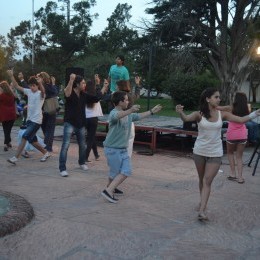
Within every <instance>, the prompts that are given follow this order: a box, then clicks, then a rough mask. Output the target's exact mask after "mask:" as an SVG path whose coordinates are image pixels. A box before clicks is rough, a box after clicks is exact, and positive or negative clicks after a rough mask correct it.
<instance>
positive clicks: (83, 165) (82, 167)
mask: <svg viewBox="0 0 260 260" xmlns="http://www.w3.org/2000/svg"><path fill="white" fill-rule="evenodd" d="M79 167H80V169H81V170H83V171H87V170H88V166H87V165H86V164H81V165H80V166H79Z"/></svg>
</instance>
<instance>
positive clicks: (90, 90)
mask: <svg viewBox="0 0 260 260" xmlns="http://www.w3.org/2000/svg"><path fill="white" fill-rule="evenodd" d="M86 85H87V87H86V93H88V94H89V95H92V96H95V95H96V85H95V83H94V81H93V80H88V81H87V83H86ZM94 104H95V103H93V102H88V101H87V107H88V108H93V107H94Z"/></svg>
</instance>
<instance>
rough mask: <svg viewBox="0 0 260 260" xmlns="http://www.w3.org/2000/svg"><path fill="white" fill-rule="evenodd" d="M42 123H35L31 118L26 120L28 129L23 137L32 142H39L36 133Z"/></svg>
mask: <svg viewBox="0 0 260 260" xmlns="http://www.w3.org/2000/svg"><path fill="white" fill-rule="evenodd" d="M40 126H41V125H39V124H37V123H34V122H32V121H30V120H28V121H27V122H26V130H25V132H24V133H23V135H22V138H24V139H25V140H27V141H28V142H29V143H30V144H31V143H34V142H37V137H36V133H37V131H38V130H39V128H40Z"/></svg>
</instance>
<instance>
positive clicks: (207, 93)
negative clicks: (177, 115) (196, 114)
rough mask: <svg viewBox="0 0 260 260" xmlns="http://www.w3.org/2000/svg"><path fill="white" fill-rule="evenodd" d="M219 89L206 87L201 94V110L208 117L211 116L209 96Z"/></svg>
mask: <svg viewBox="0 0 260 260" xmlns="http://www.w3.org/2000/svg"><path fill="white" fill-rule="evenodd" d="M218 91H219V90H218V89H217V88H206V89H205V90H204V91H203V92H202V93H201V95H200V105H199V110H200V112H201V114H202V115H203V116H204V117H205V118H207V119H209V118H210V111H209V104H208V102H207V98H210V97H211V96H213V95H214V93H216V92H218Z"/></svg>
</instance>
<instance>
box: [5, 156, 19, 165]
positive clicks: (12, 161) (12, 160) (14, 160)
mask: <svg viewBox="0 0 260 260" xmlns="http://www.w3.org/2000/svg"><path fill="white" fill-rule="evenodd" d="M7 161H8V162H9V163H12V164H16V162H17V161H18V159H17V158H16V157H15V156H13V157H12V158H9V159H8V160H7Z"/></svg>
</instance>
